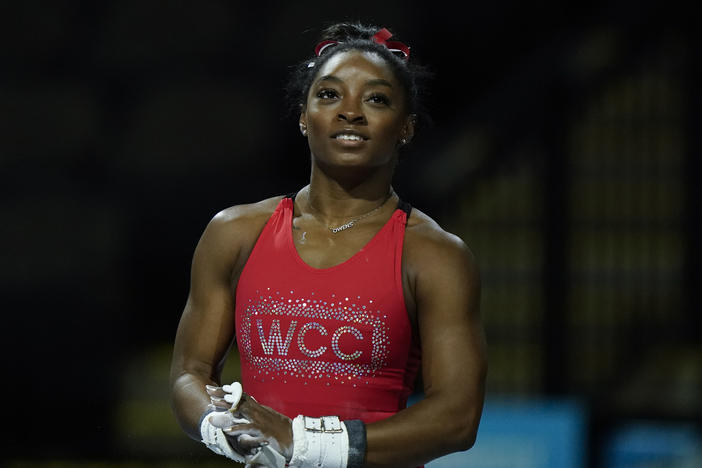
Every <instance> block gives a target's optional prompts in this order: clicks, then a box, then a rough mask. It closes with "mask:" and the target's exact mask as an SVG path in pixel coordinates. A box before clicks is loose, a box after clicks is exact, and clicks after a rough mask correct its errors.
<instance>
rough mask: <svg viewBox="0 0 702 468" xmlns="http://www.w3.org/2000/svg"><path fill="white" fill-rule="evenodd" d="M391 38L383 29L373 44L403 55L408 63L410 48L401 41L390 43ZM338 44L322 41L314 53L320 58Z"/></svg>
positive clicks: (374, 37) (376, 34) (373, 38)
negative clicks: (329, 48)
mask: <svg viewBox="0 0 702 468" xmlns="http://www.w3.org/2000/svg"><path fill="white" fill-rule="evenodd" d="M391 37H392V33H391V32H390V31H388V30H387V29H386V28H383V29H381V30H380V31H378V32H377V33H375V34H374V35H373V37H372V38H371V39H372V40H373V42H376V43H378V44H381V45H383V46H385V47H386V48H387V49H388V50H389V51H390V52H392V53H393V54H395V55H397V54H398V53H399V54H402V57H401V58H402V59H403V60H404V61H405V62H406V61H408V60H409V56H410V48H409V47H407V45H405V44H404V43H402V42H400V41H388V39H390V38H391ZM338 43H339V41H322V42H320V43H319V44H317V45H316V46H315V48H314V53H315V55H316V56H317V57H319V56H320V55H322V53H323V52H324V51H325V50H326V49H327V48H328V47H331V46H335V45H337V44H338Z"/></svg>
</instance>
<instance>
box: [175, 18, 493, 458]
mask: <svg viewBox="0 0 702 468" xmlns="http://www.w3.org/2000/svg"><path fill="white" fill-rule="evenodd" d="M390 37H391V33H390V32H389V31H387V30H386V29H379V28H375V27H365V26H362V25H357V24H337V25H335V26H332V27H330V28H328V29H327V30H325V31H324V33H323V36H322V42H320V43H319V45H318V46H317V47H316V49H315V52H316V53H315V56H314V58H312V59H311V60H309V61H306V62H305V63H303V64H302V66H300V67H299V69H298V71H297V73H296V75H295V77H294V79H293V85H294V86H293V88H294V89H297V90H298V92H299V110H300V117H299V125H300V131H301V134H302V135H303V136H304V137H305V138H307V140H308V143H309V148H310V153H311V174H310V183H309V185H307V186H306V187H304V188H302V189H301V190H300V191H299V192H297V193H296V194H291V195H288V196H285V197H281V196H278V197H274V198H270V199H267V200H263V201H261V202H258V203H254V204H251V205H240V206H234V207H232V208H229V209H226V210H224V211H222V212H221V213H219V214H217V215H216V216H215V217H214V218H213V219H212V221H211V222H210V223H209V225H208V226H207V228H206V230H205V232H204V234H203V235H202V238H201V239H200V242H199V244H198V246H197V248H196V250H195V254H194V257H193V264H192V278H191V290H190V294H189V297H188V301H187V304H186V307H185V310H184V312H183V316H182V318H181V321H180V325H179V327H178V332H177V337H176V343H175V350H174V357H173V363H172V369H171V378H172V394H173V407H174V411H175V413H176V416H177V418H178V420H179V422H180V424H181V426H182V427H183V429H184V430H185V431H186V432H187V433H188V434H189V435H190V436H191V437H193V438H195V439H197V440H203V441H205V442H206V443H207V444H208V446H209V447H210V448H212V449H213V450H214V451H216V452H217V453H222V454H225V455H227V456H229V457H230V458H234V459H237V460H240V461H243V460H244V459H245V460H246V461H247V462H248V463H250V464H257V463H260V464H264V465H269V466H282V465H284V464H285V463H289V464H290V466H301V467H307V466H349V467H350V466H367V467H375V466H392V467H401V466H408V467H413V466H419V465H421V464H422V463H425V462H427V461H429V460H432V459H434V458H437V457H439V456H442V455H444V454H447V453H450V452H453V451H458V450H466V449H468V448H470V447H471V446H472V445H473V443H474V440H475V437H476V433H477V428H478V423H479V420H480V415H481V411H482V404H483V397H484V381H485V375H486V357H485V341H484V335H483V329H482V324H481V320H480V316H479V296H480V284H479V275H478V271H477V267H476V265H475V261H474V258H473V256H472V254H471V253H470V251H469V249H468V248H467V247H466V245H465V244H464V243H463V242H462V241H461V240H460V239H459V238H457V237H456V236H454V235H452V234H449V233H447V232H445V231H443V230H442V229H441V228H440V227H439V226H438V225H437V224H436V223H435V222H434V221H433V220H432V219H431V218H429V217H428V216H427V215H425V214H424V213H422V212H420V211H418V210H416V209H411V207H409V205H408V204H407V203H405V202H403V201H401V200H400V199H399V197H398V196H397V194H396V193H395V192H394V191H393V189H392V185H391V181H392V176H393V172H394V168H395V165H396V163H397V160H398V154H399V151H400V149H401V147H402V146H404V145H405V144H407V143H408V142H409V141H410V140H411V139H412V136H413V135H414V129H415V121H416V114H415V112H416V94H417V93H416V84H415V80H414V78H415V75H414V74H413V73H414V72H413V68H412V65H411V63H410V62H409V48H408V47H407V46H405V45H404V44H402V43H401V42H397V41H393V40H388V39H390ZM295 85H296V86H295ZM235 336H236V342H237V344H238V347H239V352H240V355H241V362H242V384H243V391H244V393H243V395H242V396H241V399H240V400H239V395H238V394H237V395H233V394H236V393H237V392H238V390H239V387H238V386H237V385H232V386H224V387H220V382H219V379H220V371H221V368H222V365H223V362H224V360H225V358H226V355H227V353H228V351H229V349H230V347H231V346H232V344H233V342H234V339H235ZM420 369H421V372H422V381H423V385H424V394H425V398H424V399H423V400H421V401H420V402H418V403H416V404H414V405H412V406H411V407H409V408H405V406H406V401H407V397H408V396H409V395H410V393H411V391H412V389H413V385H414V383H415V378H416V376H417V372H418V371H419V370H420ZM212 409H215V410H218V411H215V412H214V413H210V412H211V411H212ZM328 415H332V416H329V417H326V416H328ZM323 416H325V417H324V418H322V417H323ZM291 418H292V419H291ZM264 457H268V461H266V460H264Z"/></svg>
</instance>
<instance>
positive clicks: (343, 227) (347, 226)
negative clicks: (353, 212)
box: [307, 189, 393, 234]
mask: <svg viewBox="0 0 702 468" xmlns="http://www.w3.org/2000/svg"><path fill="white" fill-rule="evenodd" d="M392 194H393V190H392V189H390V192H389V193H388V196H387V197H386V198H385V200H383V203H381V204H380V205H378V206H376V207H375V208H373V209H372V210H370V211H369V212H368V213H364V214H362V215H361V216H358V217H356V218H353V219H352V220H351V221H348V222H346V223H344V224H342V225H341V226H336V227H334V226H327V228H328V229H329V230H330V231H331V232H332V233H333V234H336V233H338V232H341V231H344V230H346V229H350V228H352V227H354V226H355V225H356V223H357V222H359V221H360V220H362V219H364V218H367V217H368V216H370V215H372V214H374V213H375V212H376V211H378V210H380V209H381V208H382V207H384V206H385V204H386V203H387V202H388V200H390V198H392ZM307 204H308V205H310V206H312V204H311V203H310V192H309V191H308V192H307ZM315 211H316V210H315Z"/></svg>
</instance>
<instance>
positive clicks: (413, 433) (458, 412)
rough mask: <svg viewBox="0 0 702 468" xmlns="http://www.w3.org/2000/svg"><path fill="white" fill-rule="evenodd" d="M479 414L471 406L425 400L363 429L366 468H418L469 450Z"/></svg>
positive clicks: (479, 402)
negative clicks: (364, 431) (443, 457)
mask: <svg viewBox="0 0 702 468" xmlns="http://www.w3.org/2000/svg"><path fill="white" fill-rule="evenodd" d="M481 411H482V398H477V399H475V400H474V401H473V402H466V401H458V400H453V401H451V400H447V399H441V398H439V397H434V398H431V397H428V398H425V399H424V400H422V401H420V402H418V403H417V404H415V405H413V406H411V407H409V408H407V409H405V410H403V411H400V412H399V413H397V414H396V415H394V416H392V417H390V418H387V419H385V420H382V421H378V422H376V423H373V424H369V425H368V426H367V428H366V433H367V452H366V464H365V466H366V467H367V468H380V467H417V466H420V465H422V464H424V463H427V462H429V461H430V460H433V459H435V458H438V457H440V456H443V455H446V454H448V453H452V452H457V451H462V450H467V449H469V448H470V447H471V446H472V445H473V443H474V441H475V437H476V434H477V430H478V423H479V421H480V414H481Z"/></svg>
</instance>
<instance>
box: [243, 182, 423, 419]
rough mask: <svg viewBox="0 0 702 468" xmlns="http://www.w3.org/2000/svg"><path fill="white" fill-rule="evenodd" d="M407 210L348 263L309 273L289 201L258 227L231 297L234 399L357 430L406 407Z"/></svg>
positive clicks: (414, 349) (409, 383)
mask: <svg viewBox="0 0 702 468" xmlns="http://www.w3.org/2000/svg"><path fill="white" fill-rule="evenodd" d="M409 210H410V208H409V205H407V204H406V203H403V202H400V204H399V205H398V209H396V210H395V212H394V213H393V215H392V217H391V218H390V219H389V220H388V221H387V223H386V224H385V225H384V226H383V228H382V229H381V230H380V231H379V232H378V233H377V234H376V235H375V236H374V237H373V238H372V239H371V240H370V241H369V242H368V243H367V244H366V245H365V246H364V247H363V248H362V249H361V250H360V251H359V252H357V253H356V254H355V255H354V256H353V257H351V258H350V259H348V260H347V261H345V262H343V263H341V264H339V265H336V266H333V267H330V268H322V269H318V268H313V267H311V266H309V265H307V264H306V263H305V262H304V261H303V260H302V259H301V258H300V256H299V255H298V253H297V250H296V248H295V244H294V243H293V237H292V218H293V198H292V197H290V196H288V197H285V198H283V199H282V200H281V201H280V203H279V204H278V206H277V208H276V209H275V211H274V212H273V214H272V215H271V217H270V219H269V220H268V222H267V223H266V225H265V227H264V229H263V231H262V232H261V234H260V236H259V238H258V240H257V242H256V245H255V246H254V249H253V251H252V252H251V255H250V257H249V259H248V261H247V263H246V265H245V266H244V269H243V271H242V273H241V276H240V278H239V283H238V285H237V289H236V339H237V343H238V347H239V353H240V358H241V380H242V384H243V387H244V391H245V392H247V393H249V394H250V395H253V396H254V397H255V398H256V400H257V401H258V402H259V403H261V404H264V405H267V406H270V407H271V408H273V409H275V410H276V411H279V412H281V413H283V414H285V415H286V416H288V417H290V418H294V417H295V416H297V415H299V414H304V415H306V416H313V417H319V416H325V415H337V416H339V417H340V418H341V419H361V420H363V421H364V422H366V423H371V422H374V421H378V420H380V419H384V418H387V417H388V416H391V415H393V414H395V413H396V412H398V411H399V410H401V409H403V408H404V407H405V406H406V403H407V398H408V396H409V395H410V394H411V392H412V390H413V386H414V381H415V378H416V375H417V371H418V369H419V364H420V352H419V347H418V346H417V345H416V344H413V340H412V331H411V326H410V323H409V319H408V316H407V310H406V308H405V302H404V296H403V292H402V268H401V261H402V243H403V240H404V232H405V225H406V223H407V217H408V214H409Z"/></svg>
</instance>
